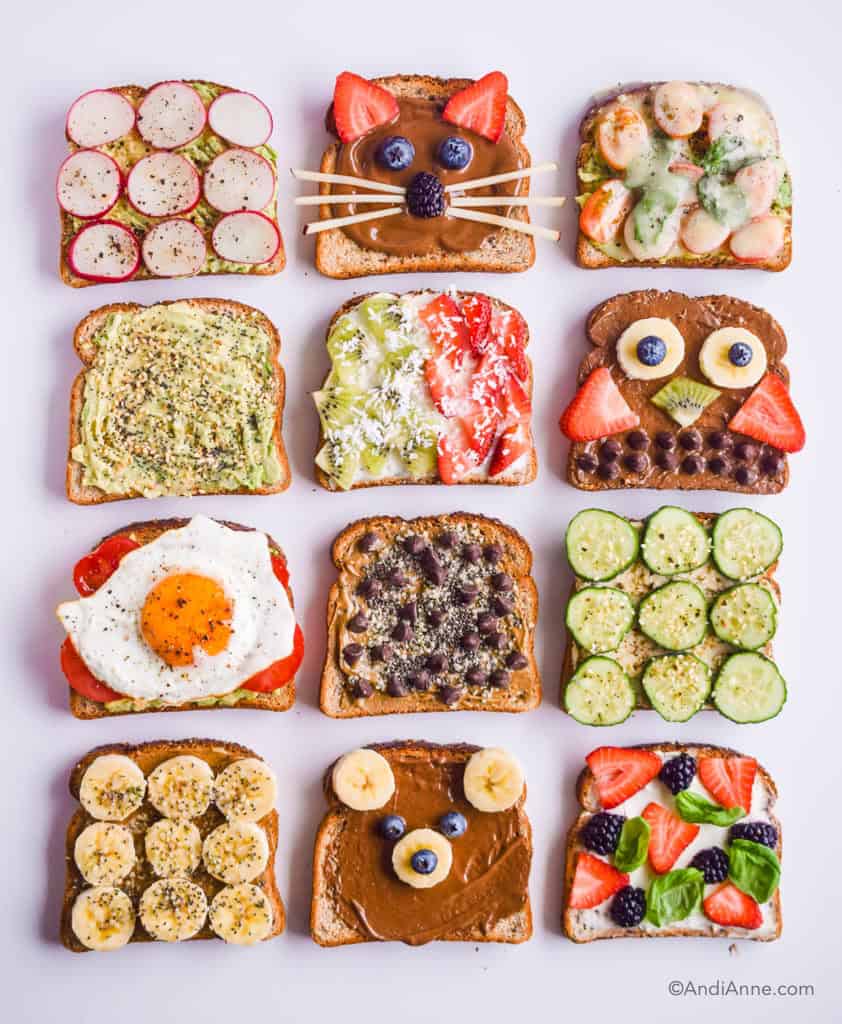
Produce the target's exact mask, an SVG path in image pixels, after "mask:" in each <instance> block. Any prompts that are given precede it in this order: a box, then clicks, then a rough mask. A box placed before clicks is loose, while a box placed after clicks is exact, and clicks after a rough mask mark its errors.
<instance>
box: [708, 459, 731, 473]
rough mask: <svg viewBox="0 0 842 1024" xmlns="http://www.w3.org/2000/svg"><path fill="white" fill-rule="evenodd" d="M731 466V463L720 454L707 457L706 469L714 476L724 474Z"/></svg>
mask: <svg viewBox="0 0 842 1024" xmlns="http://www.w3.org/2000/svg"><path fill="white" fill-rule="evenodd" d="M730 468H731V463H730V462H729V460H728V459H726V458H724V456H722V455H714V456H713V458H712V459H708V469H709V470H710V471H711V473H713V475H714V476H725V475H726V474H727V473H728V470H729V469H730Z"/></svg>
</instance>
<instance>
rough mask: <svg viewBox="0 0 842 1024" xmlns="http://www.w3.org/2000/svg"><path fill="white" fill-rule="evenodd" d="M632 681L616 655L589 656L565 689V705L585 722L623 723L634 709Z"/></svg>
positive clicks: (581, 721)
mask: <svg viewBox="0 0 842 1024" xmlns="http://www.w3.org/2000/svg"><path fill="white" fill-rule="evenodd" d="M635 702H636V699H635V694H634V688H633V687H632V684H631V681H630V680H629V677H628V676H627V675H626V673H625V672H624V671H623V670H622V668H620V666H619V665H618V664H617V662H616V661H614V660H613V658H602V657H599V656H596V657H594V658H586V659H585V660H584V661H583V662H582V664H581V665H580V666H579V667H578V668H577V669H576V672H575V673H574V675H573V677H572V678H571V680H570V682H569V683H568V684H567V688H566V689H565V691H564V707H565V710H566V711H567V713H568V714H569V715H570V717H571V718H575V719H576V721H577V722H580V723H581V724H582V725H619V724H620V722H624V721H625V720H626V719H627V718H628V717H629V715H630V714H631V713H632V711H633V710H634V706H635Z"/></svg>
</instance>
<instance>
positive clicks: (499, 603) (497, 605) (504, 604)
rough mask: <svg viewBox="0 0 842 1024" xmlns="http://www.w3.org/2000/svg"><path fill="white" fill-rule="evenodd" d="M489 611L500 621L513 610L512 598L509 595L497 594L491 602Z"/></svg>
mask: <svg viewBox="0 0 842 1024" xmlns="http://www.w3.org/2000/svg"><path fill="white" fill-rule="evenodd" d="M491 610H492V611H493V612H494V614H495V615H499V616H500V618H501V619H502V618H503V617H504V616H506V615H511V614H512V612H513V611H514V610H515V602H514V598H513V597H511V596H510V595H509V594H498V595H497V596H496V597H495V598H494V599H493V600H492V602H491Z"/></svg>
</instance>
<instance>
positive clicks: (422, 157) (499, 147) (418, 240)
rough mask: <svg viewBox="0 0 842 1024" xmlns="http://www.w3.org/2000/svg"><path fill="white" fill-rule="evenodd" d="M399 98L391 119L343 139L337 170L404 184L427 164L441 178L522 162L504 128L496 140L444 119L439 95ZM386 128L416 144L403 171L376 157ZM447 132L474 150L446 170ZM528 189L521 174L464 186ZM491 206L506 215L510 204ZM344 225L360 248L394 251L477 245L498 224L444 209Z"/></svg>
mask: <svg viewBox="0 0 842 1024" xmlns="http://www.w3.org/2000/svg"><path fill="white" fill-rule="evenodd" d="M398 105H399V108H400V112H399V115H398V117H397V119H396V120H394V121H392V122H390V123H389V124H386V125H381V126H379V127H378V128H375V129H373V130H372V131H370V132H369V133H368V134H366V135H364V136H362V137H361V138H359V139H356V140H354V141H353V142H350V143H340V145H339V149H338V153H337V157H336V173H337V174H348V175H352V176H354V177H358V178H367V179H369V180H372V181H374V182H385V183H386V184H389V185H403V186H404V187H406V186H408V185H409V183H410V182H411V181H412V179H413V178H414V177H415V176H416V174H418V173H419V172H421V171H426V172H428V173H433V174H435V175H436V177H437V178H438V179H439V180H440V181H441V182H442V183H443V184H444V185H445V186H446V185H450V184H454V183H458V182H460V181H468V180H473V179H475V178H484V177H487V176H488V175H491V174H501V173H503V172H505V171H513V170H517V169H519V168H521V167H523V166H524V164H525V162H526V161H525V159H524V156H525V154H524V153H523V152H522V151H521V150H520V149H519V148H518V146H517V145H516V144H515V143H514V142H513V140H512V139H511V138H510V137H509V135H508V134H507V133H504V134H503V136H502V138H501V139H500V141H499V142H496V143H494V142H490V141H489V140H488V139H485V138H483V137H482V136H480V135H476V134H475V133H474V132H471V131H469V130H466V129H464V128H459V127H458V126H456V125H454V124H449V123H448V122H446V121H443V120H442V119H441V112H442V110H443V107H444V104H442V103H436V102H434V101H433V100H426V99H401V100H399V101H398ZM391 135H403V136H405V137H406V138H408V139H409V141H410V142H411V143H412V144H413V146H414V147H415V158H414V159H413V161H412V163H411V164H410V165H409V166H408V167H406V168H405V169H403V170H400V171H393V170H389V169H387V168H385V167H383V166H382V165H381V164H380V163H379V161H378V159H377V151H378V149H379V148H380V144H381V143H382V142H383V140H384V139H385V138H388V137H389V136H391ZM451 135H459V136H461V137H462V138H465V139H467V140H468V141H469V142H470V144H471V146H472V148H473V155H472V157H471V159H470V160H469V162H468V164H467V166H466V167H465V168H463V169H462V170H458V171H457V170H448V169H447V168H446V167H444V166H442V164H441V163H440V161H439V160H438V157H437V152H438V147H439V145H440V143H441V142H442V141H443V140H444V139H446V138H447V137H448V136H451ZM332 190H333V192H335V193H341V194H347V193H349V192H361V193H366V192H369V191H372V192H376V191H377V188H376V186H375V187H374V188H372V189H361V188H357V187H356V186H354V187H351V186H344V185H334V186H332ZM525 191H526V186H525V185H524V182H523V180H521V181H509V182H504V183H502V184H499V185H492V186H489V187H485V188H478V189H471V190H470V193H469V194H470V195H472V196H480V195H485V196H489V195H520V194H522V193H525ZM395 199H396V203H395V205H401V197H400V196H396V197H395ZM384 205H385V206H388V205H390V204H384ZM372 209H373V208H372V207H371V206H369V205H368V204H365V205H359V206H356V205H354V204H350V203H349V204H343V205H342V206H336V207H333V209H332V211H331V212H332V216H336V217H342V216H346V215H348V216H350V215H351V214H354V213H370V212H371V211H372ZM491 212H493V213H495V214H498V215H500V216H503V217H505V216H509V212H510V208H509V207H499V208H498V207H495V208H494V209H493V211H491ZM342 230H343V231H344V233H345V234H346V235H347V236H348V237H349V238H350V239H352V240H353V241H354V242H356V243H357V244H358V245H360V246H362V248H364V249H372V250H374V251H376V252H382V253H386V254H388V255H391V256H422V255H426V254H427V253H430V252H432V251H433V250H435V249H437V248H443V249H446V250H447V251H448V252H468V251H471V250H473V249H478V248H479V247H480V246H481V245H482V243H483V242H484V241H485V239H486V238H487V237H488V236H489V235H491V234H493V233H494V232H495V231H499V230H500V229H499V228H495V227H492V226H491V225H486V224H477V223H471V222H469V221H464V220H456V219H455V218H453V217H448V216H447V214H446V213H445V214H444V215H443V216H439V217H429V218H423V217H415V216H413V215H412V214H411V213H409V212H408V211H405V212H403V213H400V214H397V215H395V216H391V217H386V218H383V219H382V220H381V219H375V220H370V221H365V222H363V223H362V224H352V225H349V226H348V227H345V228H343V229H342Z"/></svg>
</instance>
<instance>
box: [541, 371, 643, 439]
mask: <svg viewBox="0 0 842 1024" xmlns="http://www.w3.org/2000/svg"><path fill="white" fill-rule="evenodd" d="M638 423H640V417H639V416H638V415H637V413H636V412H632V410H631V409H630V408H629V405H628V403H627V402H626V400H625V398H623V396H622V395H621V394H620V389H619V388H618V387H617V385H616V384H615V383H614V378H613V377H612V376H611V371H610V370H609V369H608V367H607V366H601V367H599V369H596V370H594V371H593V372H592V373H591V374H590V376H589V377H588V378H587V380H586V381H585V383H584V384H583V385H582V386H581V387H580V388H579V390H578V391H577V392H576V394H575V395H574V396H573V401H572V402H571V403H570V405H568V406H567V408H566V409H565V410H564V412H563V413H562V416H561V419H560V420H559V426H560V427H561V432H562V434H564V435H566V436H567V437H569V438H570V440H571V441H596V440H597V438H600V437H608V435H609V434H618V433H619V432H620V431H621V430H629V429H630V428H631V427H636V426H637V425H638Z"/></svg>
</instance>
